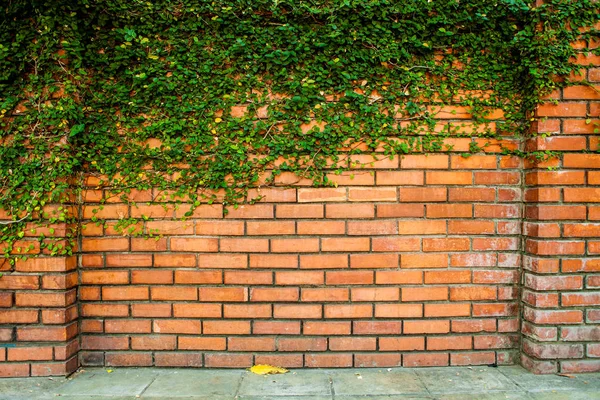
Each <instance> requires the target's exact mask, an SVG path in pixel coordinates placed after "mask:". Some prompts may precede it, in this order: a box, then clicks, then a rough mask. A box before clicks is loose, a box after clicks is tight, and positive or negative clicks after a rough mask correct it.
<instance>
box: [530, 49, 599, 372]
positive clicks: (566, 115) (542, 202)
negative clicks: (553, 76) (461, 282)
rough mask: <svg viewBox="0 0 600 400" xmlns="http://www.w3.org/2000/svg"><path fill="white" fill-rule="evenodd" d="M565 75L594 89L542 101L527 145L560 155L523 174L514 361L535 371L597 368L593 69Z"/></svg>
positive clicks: (593, 59)
mask: <svg viewBox="0 0 600 400" xmlns="http://www.w3.org/2000/svg"><path fill="white" fill-rule="evenodd" d="M578 62H579V63H581V64H582V65H587V64H593V65H596V66H600V57H598V56H593V55H591V54H588V53H585V52H582V53H581V54H579V58H578ZM586 75H587V76H586ZM573 78H574V79H576V80H582V81H583V80H585V79H586V78H587V80H588V81H589V82H590V83H592V85H595V86H592V87H589V86H587V85H581V86H573V87H569V88H566V89H564V90H562V91H560V92H555V93H553V94H552V95H551V96H549V97H550V98H552V99H553V100H554V101H555V102H557V104H552V103H549V104H547V105H544V106H541V107H540V108H539V110H538V115H539V116H540V117H547V119H545V120H544V121H541V122H540V123H538V124H537V125H536V126H535V127H534V129H535V130H536V131H537V132H539V133H549V134H551V136H549V137H546V138H539V139H537V140H531V141H530V142H529V143H528V146H529V147H530V148H531V149H533V150H560V151H564V152H565V153H564V154H563V155H562V156H561V157H560V159H558V160H556V159H555V160H552V161H550V162H545V163H540V164H538V165H535V164H533V165H527V170H526V174H525V184H526V189H525V202H526V211H525V221H524V236H525V243H524V248H523V251H524V253H525V255H524V260H523V270H524V280H523V293H522V302H523V307H522V316H523V324H522V327H521V330H522V333H523V340H522V363H523V365H524V366H526V367H527V368H529V369H531V370H533V371H535V372H540V373H552V372H564V373H571V372H592V371H594V372H597V371H600V152H599V150H600V135H599V133H598V131H599V129H600V119H598V117H599V116H600V101H599V100H600V92H599V89H600V85H598V82H600V68H592V69H589V71H584V73H583V75H579V76H573ZM586 118H589V120H586ZM556 168H558V169H556Z"/></svg>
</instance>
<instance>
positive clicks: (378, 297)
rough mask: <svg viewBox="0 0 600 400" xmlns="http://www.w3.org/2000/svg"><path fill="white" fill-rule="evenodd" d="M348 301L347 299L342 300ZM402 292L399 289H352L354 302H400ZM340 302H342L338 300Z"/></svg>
mask: <svg viewBox="0 0 600 400" xmlns="http://www.w3.org/2000/svg"><path fill="white" fill-rule="evenodd" d="M342 300H347V299H342ZM398 300H400V291H399V290H398V288H393V287H383V288H352V301H354V302H356V301H369V302H373V301H398ZM336 301H340V300H336Z"/></svg>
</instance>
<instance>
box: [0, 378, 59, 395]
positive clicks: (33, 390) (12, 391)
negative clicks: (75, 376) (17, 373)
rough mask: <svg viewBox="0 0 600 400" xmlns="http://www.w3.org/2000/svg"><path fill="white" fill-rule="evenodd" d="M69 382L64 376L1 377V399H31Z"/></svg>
mask: <svg viewBox="0 0 600 400" xmlns="http://www.w3.org/2000/svg"><path fill="white" fill-rule="evenodd" d="M65 382H67V380H66V379H64V378H56V377H53V378H6V379H0V400H4V399H11V400H19V399H31V398H35V397H37V396H41V395H44V394H45V393H50V392H52V391H54V390H56V388H58V387H59V386H61V385H62V384H64V383H65Z"/></svg>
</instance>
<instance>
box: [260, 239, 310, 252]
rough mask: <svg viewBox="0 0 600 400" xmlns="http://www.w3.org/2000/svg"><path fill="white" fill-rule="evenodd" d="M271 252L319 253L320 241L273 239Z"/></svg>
mask: <svg viewBox="0 0 600 400" xmlns="http://www.w3.org/2000/svg"><path fill="white" fill-rule="evenodd" d="M271 251H272V252H274V253H317V252H318V251H319V239H317V238H301V239H271Z"/></svg>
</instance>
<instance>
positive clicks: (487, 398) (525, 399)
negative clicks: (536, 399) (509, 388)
mask: <svg viewBox="0 0 600 400" xmlns="http://www.w3.org/2000/svg"><path fill="white" fill-rule="evenodd" d="M467 399H468V400H532V399H531V397H530V396H529V394H528V393H526V392H522V391H519V392H493V393H477V394H469V395H465V394H464V393H453V394H442V395H438V396H436V400H467Z"/></svg>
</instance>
